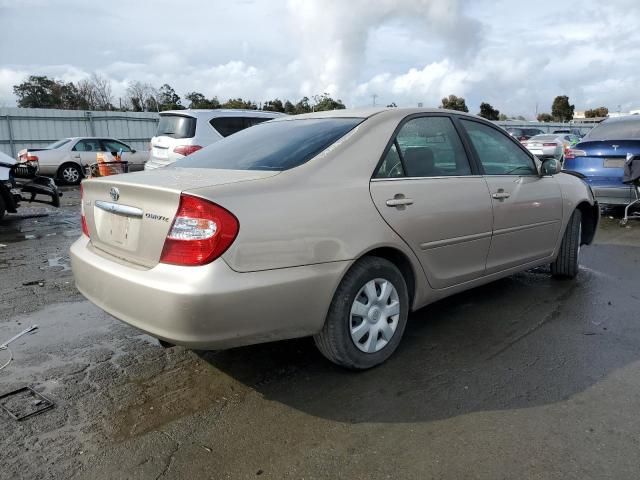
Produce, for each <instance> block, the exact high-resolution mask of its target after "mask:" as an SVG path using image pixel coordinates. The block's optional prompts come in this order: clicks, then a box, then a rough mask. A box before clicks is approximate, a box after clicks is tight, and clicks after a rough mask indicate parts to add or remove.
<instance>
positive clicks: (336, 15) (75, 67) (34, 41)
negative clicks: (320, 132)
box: [0, 0, 640, 117]
mask: <svg viewBox="0 0 640 480" xmlns="http://www.w3.org/2000/svg"><path fill="white" fill-rule="evenodd" d="M638 25H640V1H638V0H607V1H604V0H602V1H597V0H593V1H591V0H582V1H580V2H566V1H565V2H559V1H557V0H556V1H548V0H537V1H535V2H519V1H514V0H474V1H471V0H469V1H465V0H449V1H447V0H349V1H347V0H222V1H217V0H216V1H212V0H208V1H206V0H202V1H195V0H181V1H180V2H176V1H175V0H155V1H153V2H152V1H137V2H128V1H124V0H110V1H108V2H99V1H86V0H57V1H56V0H0V32H1V35H2V40H1V41H0V105H5V106H13V105H15V97H14V96H13V93H12V86H13V85H14V84H16V83H19V82H21V81H22V80H23V79H24V78H25V77H26V76H27V75H31V74H38V75H49V76H53V77H55V78H58V79H61V80H64V81H74V82H75V81H78V80H81V79H82V78H84V77H87V76H89V75H90V74H91V73H92V72H98V73H100V74H101V75H104V76H106V77H108V78H109V79H110V80H111V81H112V85H113V92H114V94H115V97H116V103H117V98H118V96H122V95H123V94H124V90H125V89H126V85H127V83H128V82H130V81H135V80H139V81H142V82H149V83H151V84H153V85H155V86H160V85H161V84H163V83H168V84H170V85H171V86H172V87H174V88H175V89H176V91H177V92H178V93H179V94H180V95H184V94H185V93H186V92H189V91H194V90H195V91H200V92H202V93H204V94H205V95H207V96H213V95H216V96H218V98H220V99H221V100H226V99H227V98H229V97H243V98H248V99H252V100H254V101H257V102H260V101H265V100H268V99H272V98H275V97H279V98H281V99H284V98H288V99H292V100H296V99H299V98H300V97H302V96H304V95H307V96H310V95H313V94H317V93H322V92H329V93H331V94H332V95H334V96H335V97H337V98H341V99H342V100H343V101H344V102H345V103H346V104H347V105H348V106H363V105H370V104H371V103H372V95H373V94H376V95H377V103H378V104H388V103H391V102H395V103H397V104H398V105H399V106H413V105H416V104H417V103H418V102H422V103H424V105H425V106H437V105H439V103H440V98H442V96H444V95H448V94H450V93H454V94H457V95H462V96H464V97H465V98H466V99H467V104H468V105H469V108H470V110H471V111H472V112H477V109H478V105H479V104H480V102H482V101H487V102H489V103H491V104H492V105H494V106H495V107H496V108H498V109H499V110H500V111H501V112H504V113H507V114H510V115H521V114H522V115H525V116H527V117H533V115H534V112H535V109H536V103H537V104H538V109H539V111H541V112H542V111H549V110H550V105H551V102H552V100H553V98H554V96H556V95H561V94H565V95H569V97H570V99H571V102H572V103H575V105H576V109H577V110H583V109H585V108H591V107H597V106H600V105H604V106H606V107H608V108H609V109H610V110H611V111H616V110H618V108H621V109H622V110H623V111H625V110H626V111H628V110H629V109H634V108H640V98H639V97H640V91H639V88H638V85H639V84H640V68H638V65H640V29H639V28H638ZM619 106H620V107H619Z"/></svg>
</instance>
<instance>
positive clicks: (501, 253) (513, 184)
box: [460, 119, 562, 274]
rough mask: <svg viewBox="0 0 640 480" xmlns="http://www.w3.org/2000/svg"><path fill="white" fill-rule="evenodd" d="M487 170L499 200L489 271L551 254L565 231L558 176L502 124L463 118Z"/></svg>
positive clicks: (495, 201) (495, 204)
mask: <svg viewBox="0 0 640 480" xmlns="http://www.w3.org/2000/svg"><path fill="white" fill-rule="evenodd" d="M460 123H461V124H462V126H463V127H464V130H465V131H466V133H467V135H468V137H469V140H470V143H471V145H472V147H473V150H474V151H475V154H476V155H477V158H478V160H479V162H480V164H481V166H482V168H483V170H484V174H485V179H486V182H487V185H488V187H489V192H490V198H491V202H492V205H493V236H492V239H491V248H490V249H489V255H488V257H487V271H486V273H487V274H491V273H495V272H498V271H500V270H505V269H507V268H510V267H514V266H518V265H523V264H526V263H529V262H532V261H535V260H538V259H541V258H545V257H548V256H550V255H551V254H552V253H553V249H554V248H555V245H556V243H557V240H558V236H559V234H560V226H561V223H562V195H561V192H560V186H559V185H558V182H557V181H556V179H555V178H554V177H552V176H548V177H540V176H539V175H538V169H537V167H536V165H535V160H534V158H533V157H532V156H531V155H530V154H529V153H528V152H526V151H525V149H524V148H522V147H521V146H520V145H518V144H517V143H516V142H515V141H514V140H513V139H511V138H510V137H509V136H508V135H507V134H506V133H504V132H502V131H501V130H499V129H498V128H494V127H492V126H489V125H487V124H486V123H481V122H477V121H474V120H470V119H460Z"/></svg>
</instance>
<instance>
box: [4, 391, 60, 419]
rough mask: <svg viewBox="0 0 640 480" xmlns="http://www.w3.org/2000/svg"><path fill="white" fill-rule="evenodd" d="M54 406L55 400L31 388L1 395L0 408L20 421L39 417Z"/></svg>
mask: <svg viewBox="0 0 640 480" xmlns="http://www.w3.org/2000/svg"><path fill="white" fill-rule="evenodd" d="M54 405H55V403H53V400H50V399H49V398H47V397H45V396H44V395H42V394H41V393H38V392H36V391H35V390H34V389H33V388H31V387H22V388H19V389H17V390H14V391H12V392H8V393H5V394H4V395H0V408H2V409H3V410H4V411H5V412H7V413H8V414H9V416H10V417H11V418H13V419H14V420H18V421H20V420H24V419H25V418H28V417H32V416H34V415H38V414H39V413H42V412H44V411H45V410H49V409H50V408H53V406H54Z"/></svg>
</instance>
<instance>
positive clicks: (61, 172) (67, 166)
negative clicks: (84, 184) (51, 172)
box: [58, 163, 84, 185]
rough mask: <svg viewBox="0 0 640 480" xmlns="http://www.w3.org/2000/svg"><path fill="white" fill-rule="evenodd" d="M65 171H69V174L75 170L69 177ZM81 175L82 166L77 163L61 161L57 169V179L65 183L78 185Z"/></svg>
mask: <svg viewBox="0 0 640 480" xmlns="http://www.w3.org/2000/svg"><path fill="white" fill-rule="evenodd" d="M67 171H69V174H71V172H75V175H74V176H73V177H71V176H70V175H67V173H66V172H67ZM65 177H66V178H65ZM83 177H84V174H83V173H82V168H80V165H78V164H77V163H63V164H62V165H60V168H59V169H58V179H59V180H62V181H63V182H64V183H65V184H66V185H79V184H80V182H81V181H82V178H83Z"/></svg>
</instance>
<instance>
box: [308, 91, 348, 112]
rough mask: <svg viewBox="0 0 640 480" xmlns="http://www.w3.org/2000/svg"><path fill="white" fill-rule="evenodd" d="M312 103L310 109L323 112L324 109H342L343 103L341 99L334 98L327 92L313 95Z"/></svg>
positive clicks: (343, 107)
mask: <svg viewBox="0 0 640 480" xmlns="http://www.w3.org/2000/svg"><path fill="white" fill-rule="evenodd" d="M313 101H314V105H313V106H312V110H313V111H315V112H323V111H326V110H344V109H345V108H347V107H345V105H344V103H342V100H334V99H333V98H331V96H329V94H328V93H323V94H322V95H314V96H313Z"/></svg>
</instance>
